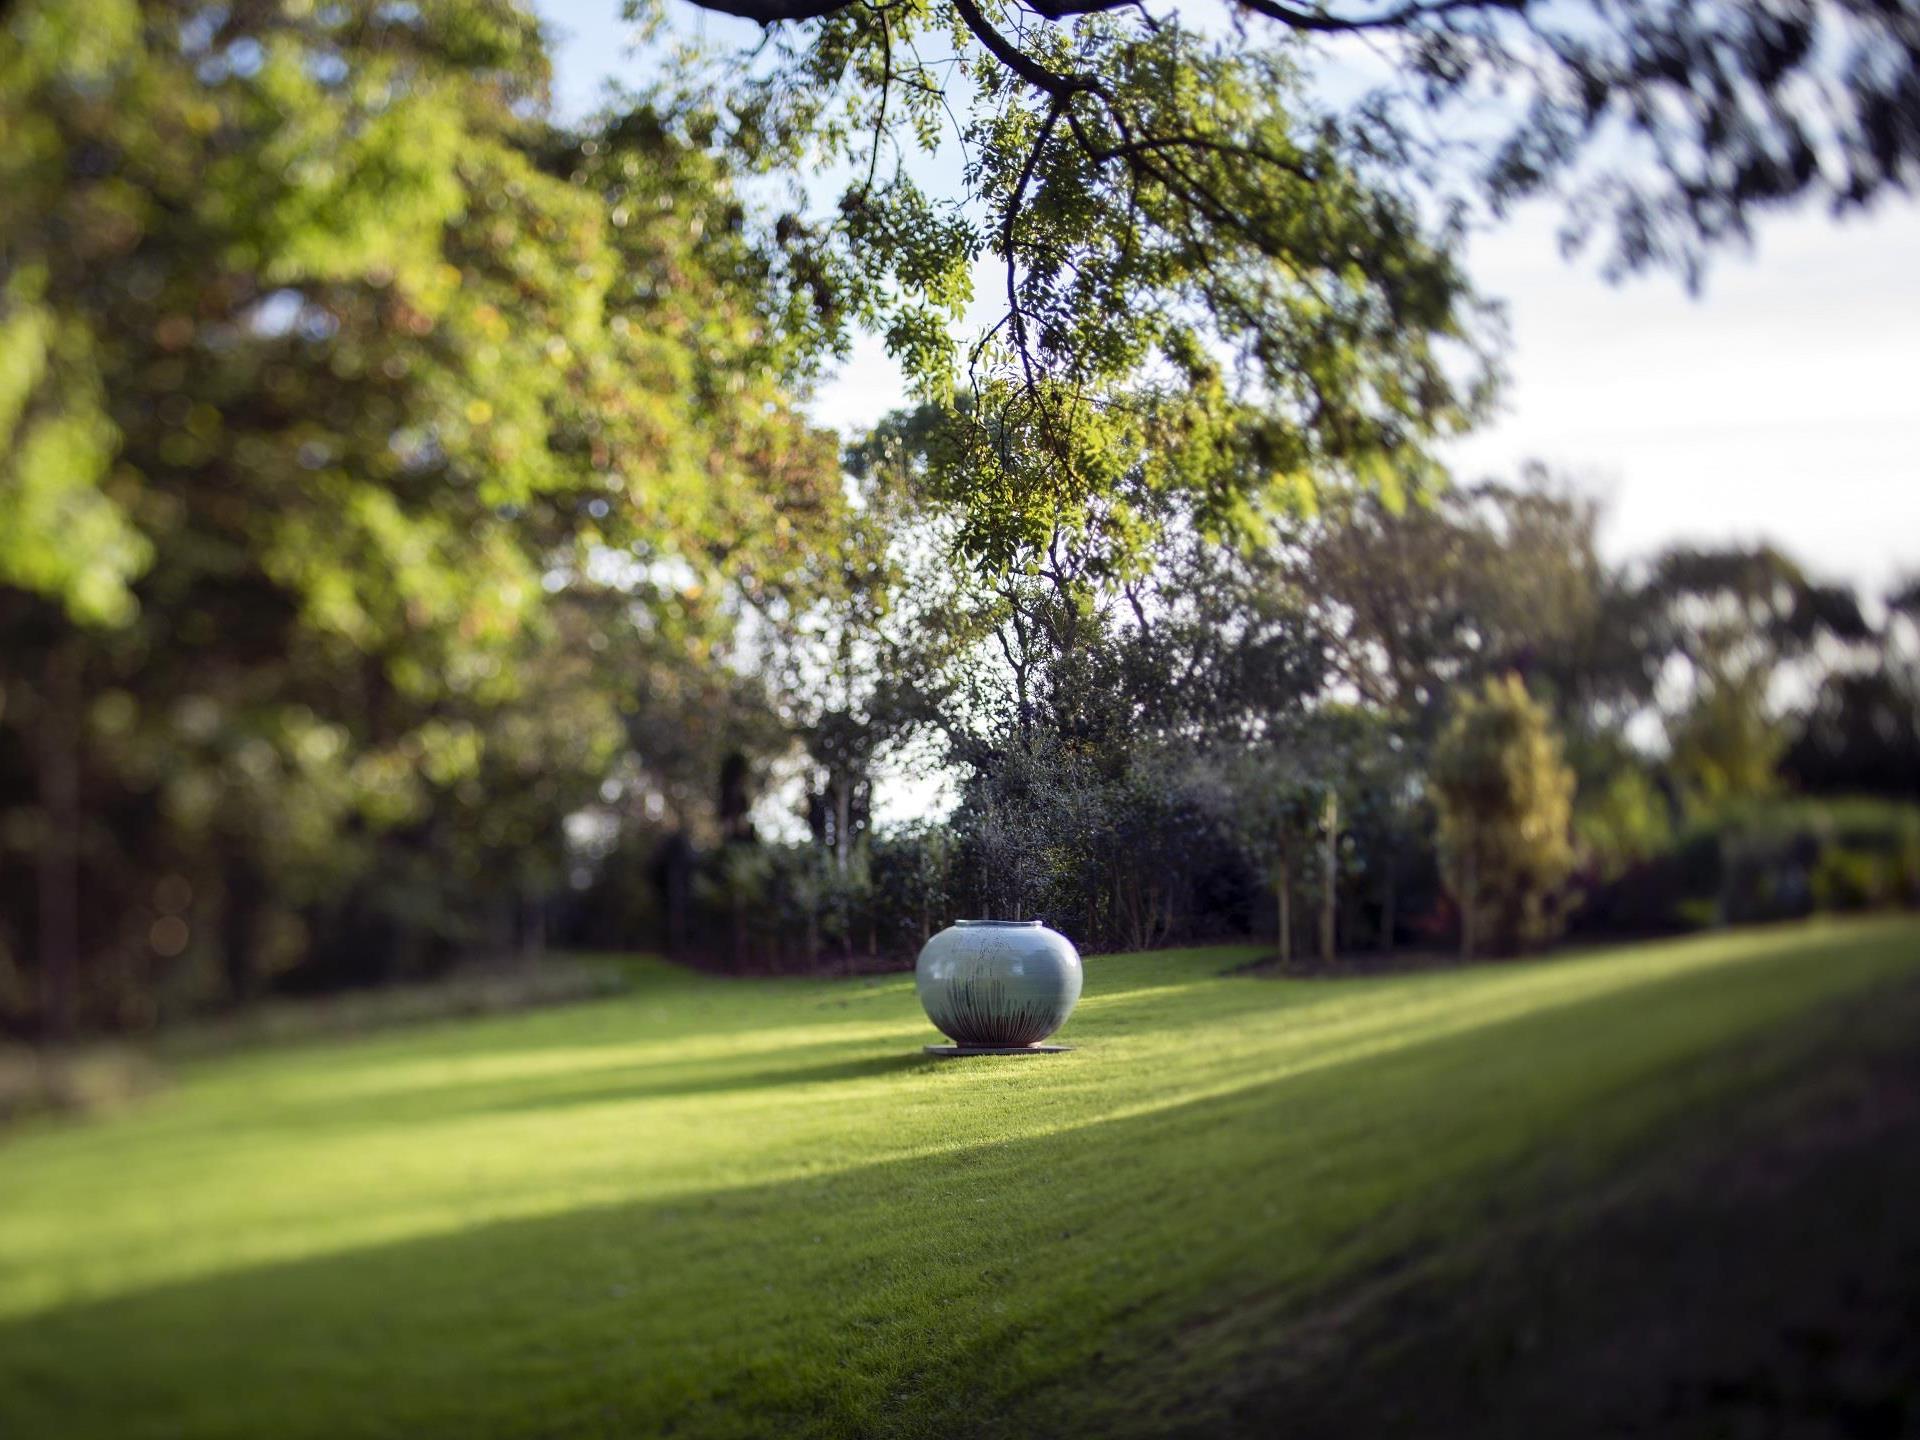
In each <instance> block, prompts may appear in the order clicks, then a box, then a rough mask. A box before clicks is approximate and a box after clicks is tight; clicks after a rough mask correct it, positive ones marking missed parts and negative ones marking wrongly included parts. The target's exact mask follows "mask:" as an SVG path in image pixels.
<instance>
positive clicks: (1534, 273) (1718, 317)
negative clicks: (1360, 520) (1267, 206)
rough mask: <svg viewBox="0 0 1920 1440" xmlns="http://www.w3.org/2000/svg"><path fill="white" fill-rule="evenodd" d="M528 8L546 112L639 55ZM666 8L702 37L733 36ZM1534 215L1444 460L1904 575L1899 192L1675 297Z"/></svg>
mask: <svg viewBox="0 0 1920 1440" xmlns="http://www.w3.org/2000/svg"><path fill="white" fill-rule="evenodd" d="M536 6H537V8H538V10H539V11H540V13H541V15H542V16H543V17H544V18H545V19H546V20H547V21H548V22H549V24H550V25H551V27H552V28H553V30H554V32H555V36H556V41H557V48H556V57H555V62H556V76H555V97H556V102H557V104H558V106H559V108H560V110H561V112H562V114H565V115H579V114H583V113H585V112H587V111H589V110H591V109H592V108H594V106H595V104H596V103H597V101H598V100H599V98H600V95H601V93H602V88H603V85H604V83H605V82H606V81H607V80H608V79H610V78H611V79H625V80H628V81H633V82H638V81H639V80H640V78H641V77H642V76H644V74H645V73H646V68H647V66H646V61H645V59H644V57H641V56H637V55H635V54H633V53H632V49H631V43H630V39H629V36H628V32H627V29H626V27H625V26H624V25H623V24H622V23H621V21H620V19H619V8H620V0H536ZM672 10H673V14H674V19H675V22H676V23H685V24H689V25H691V26H694V27H698V28H702V29H704V30H705V31H706V32H707V33H708V34H709V35H711V36H713V37H715V38H720V37H723V36H726V35H729V34H732V33H735V28H737V30H738V33H740V34H742V35H745V36H750V35H751V34H752V33H753V32H752V27H750V26H745V25H744V24H742V23H741V22H733V21H729V20H725V19H724V18H722V17H718V16H709V15H707V14H706V13H705V12H697V11H695V10H694V9H693V7H691V6H689V5H686V4H684V3H681V0H672ZM729 27H735V28H729ZM1555 220H1556V216H1555V215H1554V213H1552V212H1551V211H1550V210H1544V209H1534V210H1530V211H1527V212H1524V213H1522V214H1521V215H1520V216H1518V217H1516V218H1515V219H1514V220H1512V221H1511V222H1510V223H1508V224H1506V225H1505V226H1503V227H1502V228H1500V229H1498V230H1496V231H1492V232H1489V233H1486V234H1482V235H1479V236H1476V237H1475V239H1474V241H1473V243H1472V245H1471V248H1470V249H1469V251H1468V257H1467V270H1468V273H1469V274H1470V275H1471V276H1472V277H1473V280H1474V283H1475V284H1476V286H1477V287H1478V288H1479V289H1480V290H1481V292H1482V293H1483V294H1486V295H1488V296H1492V297H1495V298H1498V299H1501V300H1503V301H1504V302H1505V303H1506V305H1507V314H1508V324H1509V328H1510V332H1511V338H1512V344H1511V347H1510V349H1509V350H1508V352H1507V356H1506V369H1507V373H1508V377H1509V383H1508V386H1507V388H1506V392H1505V398H1504V406H1503V410H1502V413H1501V414H1499V415H1498V416H1497V417H1496V418H1495V419H1494V420H1493V421H1492V422H1491V423H1489V424H1488V425H1487V426H1486V427H1484V428H1483V429H1482V430H1480V431H1479V432H1477V433H1475V434H1474V435H1472V436H1469V437H1467V438H1466V439H1465V440H1463V441H1461V442H1459V443H1458V444H1456V445H1455V446H1454V447H1453V448H1452V449H1451V450H1450V451H1449V452H1448V458H1449V460H1450V461H1451V463H1452V464H1453V467H1454V470H1455V473H1456V474H1457V475H1458V476H1459V477H1460V478H1462V479H1478V478H1480V477H1482V476H1489V475H1492V476H1508V477H1511V476H1514V475H1515V474H1516V473H1517V472H1518V470H1519V467H1520V465H1521V464H1522V463H1523V462H1525V461H1529V460H1539V461H1543V462H1545V463H1547V464H1548V465H1549V466H1551V467H1552V468H1553V469H1554V470H1555V471H1556V472H1558V473H1560V474H1563V475H1565V476H1567V477H1568V478H1570V479H1571V480H1572V481H1573V482H1574V483H1575V484H1576V485H1577V486H1578V487H1579V488H1580V489H1582V490H1584V491H1586V492H1588V493H1591V494H1595V495H1597V496H1599V497H1600V498H1601V499H1602V500H1603V502H1604V506H1605V509H1604V517H1605V518H1604V520H1603V529H1602V533H1601V539H1602V543H1603V545H1604V547H1605V548H1606V550H1607V551H1608V553H1609V554H1610V555H1611V556H1612V557H1614V558H1615V559H1620V560H1625V559H1629V558H1632V557H1634V556H1640V555H1646V554H1649V553H1651V552H1653V551H1655V550H1658V549H1660V548H1662V547H1663V546H1666V545H1668V544H1672V543H1675V542H1692V543H1702V542H1705V543H1725V542H1730V541H1738V542H1742V543H1746V542H1756V541H1766V542H1770V543H1772V544H1774V545H1777V546H1779V547H1780V548H1781V549H1783V550H1785V551H1787V552H1788V553H1789V554H1791V555H1793V556H1794V557H1795V558H1797V559H1799V560H1800V561H1801V562H1802V563H1803V564H1804V565H1806V566H1807V567H1808V568H1809V569H1811V570H1813V571H1814V572H1815V573H1817V574H1819V575H1821V576H1822V577H1825V578H1828V579H1834V580H1845V581H1848V582H1851V583H1854V584H1856V585H1859V586H1861V587H1863V589H1864V590H1865V591H1866V592H1867V593H1868V594H1878V593H1880V592H1881V591H1883V590H1884V589H1885V588H1886V587H1887V586H1888V584H1889V582H1890V581H1891V580H1893V579H1894V578H1895V577H1896V576H1899V575H1903V574H1915V573H1920V203H1912V202H1909V203H1906V204H1894V205H1888V206H1884V207H1883V208H1881V209H1880V210H1879V211H1877V212H1876V213H1874V214H1871V215H1868V216H1866V217H1855V218H1853V219H1851V220H1847V221H1836V220H1833V219H1832V218H1830V217H1829V216H1827V215H1826V214H1824V213H1816V212H1811V211H1803V212H1796V213H1793V214H1790V215H1783V216H1779V217H1775V218H1773V219H1771V220H1767V221H1763V222H1762V224H1761V226H1760V227H1759V229H1758V233H1757V235H1756V243H1755V245H1754V248H1753V252H1752V253H1751V254H1748V255H1742V254H1738V253H1727V254H1725V255H1723V256H1722V257H1720V259H1719V260H1718V261H1717V263H1716V264H1715V266H1714V268H1713V269H1712V270H1711V271H1710V273H1709V274H1708V277H1707V281H1706V286H1705V289H1704V293H1702V294H1700V295H1697V296H1695V295H1689V294H1688V293H1687V292H1686V291H1685V289H1684V288H1683V286H1682V285H1681V283H1680V281H1679V279H1678V278H1677V277H1675V276H1671V275H1653V276H1649V277H1643V278H1639V279H1635V280H1630V281H1627V282H1625V283H1624V284H1621V285H1609V284H1607V283H1606V282H1604V281H1602V280H1601V279H1600V277H1599V274H1598V263H1597V260H1596V259H1594V258H1592V257H1589V258H1587V259H1585V260H1581V259H1579V258H1576V259H1574V260H1571V261H1570V260H1566V259H1563V258H1562V257H1561V255H1560V252H1559V249H1558V247H1557V246H1556V244H1555V243H1554V224H1555ZM903 399H904V392H903V387H902V385H901V382H900V373H899V370H898V368H897V367H896V366H894V364H893V362H892V361H891V360H890V359H889V358H888V356H887V354H886V352H885V349H884V347H883V346H882V345H881V344H880V343H879V342H878V341H877V340H876V339H873V338H871V337H863V338H862V339H861V340H859V341H858V342H856V344H855V346H854V350H853V354H852V357H851V359H850V360H849V361H848V362H847V363H846V364H845V365H844V366H843V367H842V369H841V371H840V372H839V373H838V374H837V375H836V376H834V377H833V378H832V379H831V380H830V381H829V382H828V383H827V384H826V385H824V386H823V387H822V389H821V391H820V393H819V395H818V397H817V399H816V402H815V404H814V406H813V410H814V413H815V415H816V416H817V417H818V418H819V420H820V421H821V422H822V423H825V424H829V425H833V426H835V427H837V428H840V429H842V430H852V429H858V428H861V427H864V426H866V425H869V424H871V423H872V422H873V421H874V420H876V419H878V418H879V417H880V416H881V415H882V414H884V413H885V412H886V411H887V410H889V409H891V408H893V407H894V406H896V405H898V404H899V403H901V402H902V401H903Z"/></svg>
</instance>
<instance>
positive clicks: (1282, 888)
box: [1273, 855, 1293, 966]
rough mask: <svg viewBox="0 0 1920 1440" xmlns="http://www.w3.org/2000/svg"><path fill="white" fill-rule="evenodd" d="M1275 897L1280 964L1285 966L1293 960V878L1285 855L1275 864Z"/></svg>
mask: <svg viewBox="0 0 1920 1440" xmlns="http://www.w3.org/2000/svg"><path fill="white" fill-rule="evenodd" d="M1273 897H1274V900H1275V902H1276V908H1277V909H1278V911H1279V916H1280V920H1279V927H1280V937H1279V938H1280V963H1281V965H1282V966H1285V965H1287V964H1290V963H1291V962H1292V960H1293V876H1292V875H1291V874H1290V873H1288V868H1287V857H1286V856H1285V855H1282V856H1281V857H1280V858H1279V859H1278V860H1277V861H1275V862H1274V866H1273Z"/></svg>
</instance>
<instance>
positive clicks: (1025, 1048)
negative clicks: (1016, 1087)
mask: <svg viewBox="0 0 1920 1440" xmlns="http://www.w3.org/2000/svg"><path fill="white" fill-rule="evenodd" d="M922 1048H923V1049H925V1050H926V1052H927V1054H929V1055H932V1056H935V1057H937V1058H939V1059H941V1060H959V1059H962V1058H964V1057H965V1056H968V1055H1060V1054H1064V1053H1065V1052H1066V1051H1068V1050H1071V1049H1073V1046H1071V1045H927V1046H923V1047H922Z"/></svg>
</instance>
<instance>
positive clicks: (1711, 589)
mask: <svg viewBox="0 0 1920 1440" xmlns="http://www.w3.org/2000/svg"><path fill="white" fill-rule="evenodd" d="M1641 594H1642V596H1643V608H1644V610H1645V612H1646V613H1647V614H1648V615H1650V616H1651V617H1652V624H1651V625H1650V626H1649V627H1648V631H1647V633H1646V634H1645V636H1644V637H1643V639H1642V644H1643V645H1644V646H1645V648H1646V649H1647V651H1648V653H1649V656H1650V658H1651V659H1652V660H1653V661H1655V662H1656V663H1657V664H1667V662H1677V663H1673V664H1667V669H1668V672H1669V673H1668V675H1667V677H1666V678H1667V685H1666V694H1665V697H1664V704H1665V709H1666V721H1667V736H1668V741H1669V745H1670V747H1671V751H1672V769H1673V773H1674V776H1675V779H1676V780H1677V782H1678V784H1679V786H1680V788H1681V790H1682V792H1683V793H1684V794H1685V795H1686V796H1687V798H1688V799H1689V800H1690V801H1691V802H1692V803H1694V804H1695V805H1698V806H1701V807H1704V808H1708V809H1711V808H1713V807H1714V806H1717V805H1719V804H1721V803H1723V802H1725V801H1727V800H1729V799H1733V798H1737V797H1739V796H1741V795H1747V794H1758V793H1761V792H1763V791H1765V790H1767V789H1769V788H1771V787H1772V786H1773V784H1774V783H1775V776H1776V771H1777V769H1778V766H1779V762H1780V759H1781V756H1782V755H1783V754H1784V753H1785V751H1786V748H1787V745H1788V743H1789V741H1790V739H1791V736H1790V734H1789V732H1788V730H1787V727H1786V724H1785V721H1784V719H1783V717H1782V716H1781V715H1780V714H1779V712H1778V710H1777V709H1776V705H1777V697H1776V695H1775V689H1776V684H1775V682H1776V680H1777V679H1778V678H1779V677H1780V676H1781V675H1782V674H1783V673H1784V672H1785V671H1786V670H1787V669H1788V667H1790V666H1793V665H1795V664H1799V663H1805V662H1814V663H1817V661H1818V657H1819V655H1820V652H1821V651H1822V650H1823V649H1826V648H1829V647H1835V646H1838V647H1856V646H1860V645H1862V644H1863V643H1864V642H1867V641H1868V640H1870V639H1871V638H1872V632H1871V630H1870V627H1868V625H1867V623H1866V620H1865V618H1864V617H1863V616H1862V614H1861V612H1860V607H1859V604H1858V602H1857V600H1856V599H1855V597H1854V596H1853V594H1852V592H1851V591H1848V590H1846V589H1845V588H1842V587H1836V586H1829V585H1822V584H1819V583H1817V582H1815V581H1814V580H1812V579H1810V578H1809V577H1808V576H1807V575H1806V574H1805V572H1804V571H1802V570H1801V569H1800V567H1799V566H1798V565H1796V564H1795V563H1794V562H1793V561H1792V560H1791V559H1790V558H1788V557H1787V556H1786V555H1783V554H1782V553H1780V552H1779V551H1777V550H1775V549H1772V548H1771V547H1767V546H1762V547H1759V548H1757V549H1751V550H1745V549H1737V548H1727V549H1690V548H1687V547H1675V548H1673V549H1670V550H1668V551H1666V552H1664V553H1663V554H1661V555H1660V556H1658V557H1657V558H1656V559H1655V560H1654V562H1653V564H1652V566H1651V567H1650V570H1649V573H1648V575H1647V577H1646V579H1645V581H1644V582H1643V583H1642V586H1641Z"/></svg>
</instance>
